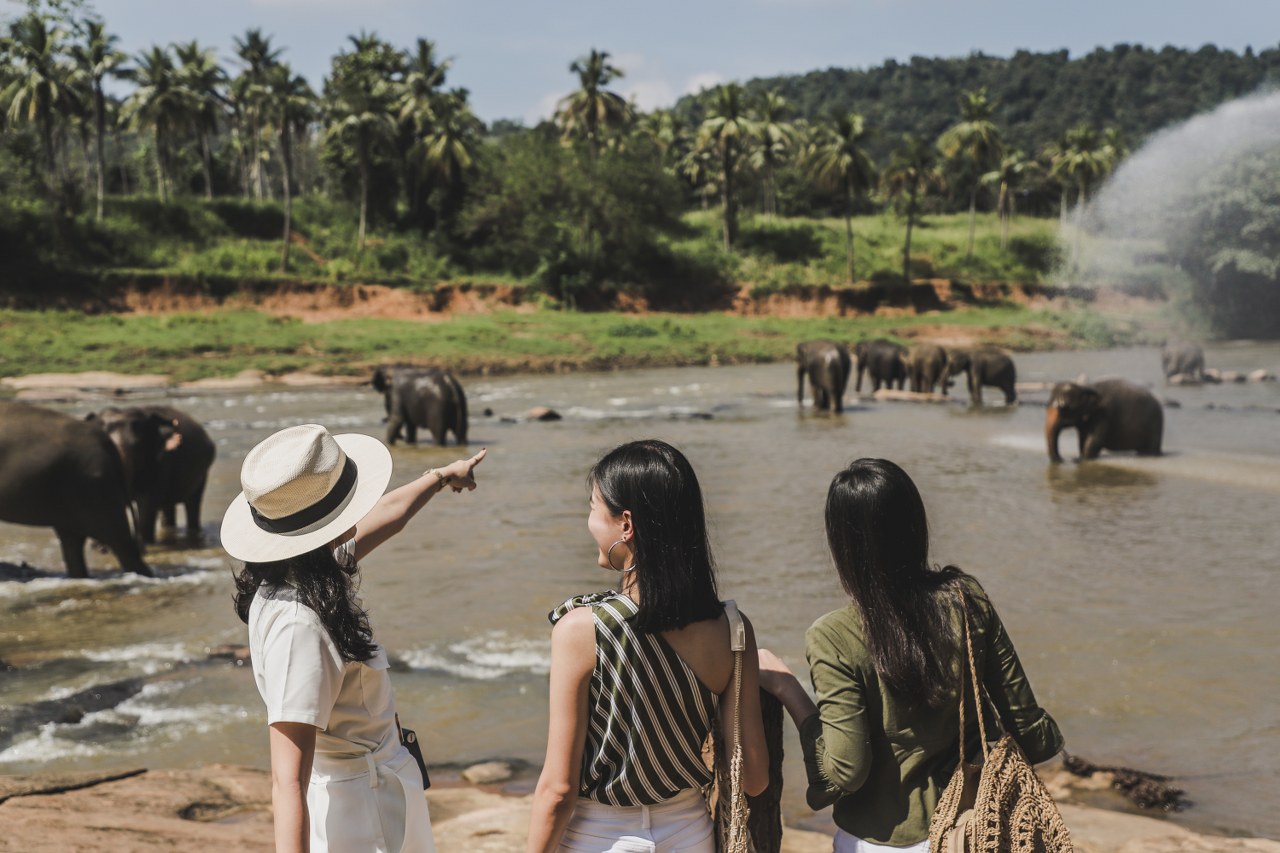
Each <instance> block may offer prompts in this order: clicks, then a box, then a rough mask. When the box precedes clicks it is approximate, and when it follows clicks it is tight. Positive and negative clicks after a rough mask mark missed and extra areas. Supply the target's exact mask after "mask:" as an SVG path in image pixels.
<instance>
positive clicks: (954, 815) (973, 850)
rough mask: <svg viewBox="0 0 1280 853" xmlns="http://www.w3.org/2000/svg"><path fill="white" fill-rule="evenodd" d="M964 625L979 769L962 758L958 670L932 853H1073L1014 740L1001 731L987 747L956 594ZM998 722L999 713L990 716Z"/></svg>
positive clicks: (966, 626)
mask: <svg viewBox="0 0 1280 853" xmlns="http://www.w3.org/2000/svg"><path fill="white" fill-rule="evenodd" d="M959 598H960V613H961V616H962V618H963V621H964V644H965V650H966V651H967V653H968V658H969V677H970V680H971V681H972V683H973V697H974V707H975V708H977V709H979V710H978V733H979V735H980V737H981V739H982V764H981V765H976V764H970V763H969V762H968V761H967V760H966V759H965V754H964V705H965V701H964V700H965V695H964V682H965V678H964V666H961V667H960V764H959V765H958V766H957V767H956V771H955V773H954V774H952V776H951V782H950V783H948V785H947V787H946V789H945V790H944V791H943V792H942V797H941V798H940V799H939V800H938V807H937V808H936V809H935V810H934V813H933V818H932V819H931V820H930V821H929V850H930V851H931V853H1072V849H1073V848H1072V846H1071V836H1070V834H1068V832H1067V826H1066V824H1065V823H1063V821H1062V815H1061V814H1059V812H1058V807H1057V806H1055V805H1054V803H1053V798H1052V797H1050V796H1049V792H1048V791H1047V790H1046V789H1045V787H1044V783H1042V782H1041V781H1040V777H1038V776H1037V775H1036V773H1035V771H1034V770H1033V769H1032V768H1031V765H1030V763H1028V762H1027V758H1026V756H1025V755H1023V754H1022V749H1021V748H1020V747H1019V746H1018V744H1017V743H1016V742H1015V741H1014V739H1013V735H1011V734H1009V732H1008V731H1005V732H1004V734H1003V735H1002V736H1001V738H1000V739H999V740H998V741H996V742H995V744H994V745H990V744H988V743H987V730H986V727H985V726H984V724H983V721H982V717H983V714H982V710H981V709H982V707H983V693H982V691H981V689H980V683H979V681H978V668H977V666H976V665H975V664H974V662H973V640H972V638H971V637H970V635H969V610H968V608H967V607H966V605H965V600H964V593H963V592H961V593H959ZM993 716H994V717H995V719H996V720H997V721H998V720H999V718H1000V715H999V714H995V715H993Z"/></svg>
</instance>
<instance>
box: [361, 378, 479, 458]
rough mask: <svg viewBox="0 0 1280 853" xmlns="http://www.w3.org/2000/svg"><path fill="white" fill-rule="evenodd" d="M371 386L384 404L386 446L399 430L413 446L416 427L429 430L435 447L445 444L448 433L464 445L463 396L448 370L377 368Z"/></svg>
mask: <svg viewBox="0 0 1280 853" xmlns="http://www.w3.org/2000/svg"><path fill="white" fill-rule="evenodd" d="M372 384H373V387H374V388H375V389H377V390H379V391H381V392H382V396H383V401H384V403H385V405H386V410H387V444H395V443H396V439H398V438H399V437H400V431H401V430H402V429H403V430H404V439H405V441H407V442H408V443H410V444H416V443H417V441H418V428H419V427H422V428H424V429H427V430H429V431H430V432H431V436H432V438H434V439H435V442H436V444H438V445H441V446H444V445H445V444H446V443H447V441H448V434H449V433H450V432H452V433H453V437H454V439H455V440H456V441H457V442H458V444H466V443H467V395H466V394H465V393H463V390H462V385H461V383H459V382H458V380H457V379H456V378H455V377H454V375H453V374H452V373H450V372H449V371H448V370H445V369H443V368H438V367H393V368H381V367H379V368H378V369H377V370H375V371H374V372H373V382H372Z"/></svg>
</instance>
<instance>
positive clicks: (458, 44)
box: [7, 0, 1280, 123]
mask: <svg viewBox="0 0 1280 853" xmlns="http://www.w3.org/2000/svg"><path fill="white" fill-rule="evenodd" d="M91 2H92V5H93V7H94V8H95V9H96V10H97V11H98V13H99V14H100V15H101V16H102V17H103V18H104V19H105V20H106V22H107V25H108V28H109V29H110V30H111V31H113V32H115V33H117V34H118V35H119V36H120V37H121V47H122V48H123V49H125V50H126V51H128V52H131V53H136V52H138V51H140V50H142V49H144V48H146V47H149V46H150V45H152V44H168V43H171V42H175V41H189V40H191V39H197V40H199V41H200V42H201V43H202V44H206V45H208V46H211V47H213V48H215V49H216V50H217V51H218V54H219V56H220V57H222V59H223V61H224V63H225V64H227V65H228V66H231V65H232V64H233V60H234V53H233V48H232V37H233V36H235V35H238V34H242V33H243V32H244V31H245V30H246V29H249V28H252V27H259V28H261V29H262V30H264V31H265V32H267V33H269V34H271V35H273V36H274V41H275V43H276V44H278V45H280V46H283V47H284V48H285V53H284V57H283V58H284V59H285V60H287V61H289V62H290V63H292V65H293V67H294V69H295V70H296V71H298V72H300V73H302V74H303V75H305V76H306V77H307V79H308V80H310V81H311V83H312V85H313V86H315V87H316V88H317V89H319V86H320V81H321V80H322V79H323V77H324V75H325V73H326V72H327V70H328V67H329V59H330V57H332V56H333V54H334V53H336V52H337V51H338V50H339V49H341V48H343V47H344V46H346V44H347V37H348V36H349V35H352V34H355V33H358V32H360V31H361V30H367V31H370V32H374V33H377V34H378V35H379V36H381V37H382V38H384V39H386V40H388V41H390V42H392V43H393V44H397V45H400V46H403V47H409V46H411V45H412V44H413V43H414V40H415V39H417V38H418V37H425V38H428V39H431V40H432V41H434V42H435V43H436V45H437V50H438V52H439V54H441V55H443V56H446V57H451V58H452V59H453V67H452V69H451V70H450V73H449V78H448V85H449V86H450V87H456V86H462V87H465V88H467V89H468V90H469V91H470V93H471V103H472V107H473V109H474V110H475V112H476V114H477V115H479V116H480V117H481V118H482V119H484V120H486V121H493V120H494V119H499V118H507V119H518V120H523V121H524V122H525V123H534V122H536V121H538V120H539V119H541V118H545V117H547V116H549V115H550V114H551V112H552V111H553V110H554V108H555V103H556V101H557V100H558V99H559V98H561V97H563V96H564V95H565V94H567V93H568V92H569V91H571V90H572V89H573V88H574V86H575V82H576V78H575V77H574V76H572V75H571V74H570V73H569V64H570V63H571V62H572V61H573V60H574V59H575V58H577V57H579V56H582V55H584V54H586V53H587V52H588V51H589V50H591V49H592V48H597V49H599V50H605V51H608V52H609V53H610V54H611V56H612V60H613V63H614V64H615V65H617V66H618V67H620V68H621V69H622V70H623V71H624V72H625V77H624V78H623V79H621V80H618V81H616V83H615V84H614V88H615V89H616V90H617V91H619V92H622V93H623V94H624V95H627V96H628V97H634V99H635V100H636V102H637V103H638V104H639V105H640V106H641V107H642V108H644V109H646V110H649V109H653V108H656V107H665V106H670V105H671V104H673V103H674V102H675V101H676V99H677V98H679V97H680V96H681V95H683V94H686V93H689V92H696V91H699V90H700V89H702V88H704V87H707V86H712V85H715V84H717V83H720V82H724V81H728V80H748V79H750V78H753V77H769V76H773V75H777V74H791V73H803V72H806V71H812V70H815V69H825V68H830V67H838V68H867V67H871V66H875V65H879V64H880V63H882V62H884V61H885V60H886V59H890V58H892V59H897V60H899V61H905V60H908V59H910V58H911V57H912V56H930V57H932V56H964V55H967V54H969V53H970V52H972V51H982V52H984V53H987V54H991V55H995V56H1008V55H1011V54H1012V53H1013V52H1014V51H1016V50H1018V49H1027V50H1032V51H1050V50H1060V49H1063V48H1065V49H1067V50H1069V51H1070V52H1071V55H1072V56H1077V55H1080V54H1083V53H1088V52H1089V51H1091V50H1093V49H1094V48H1095V47H1098V46H1104V47H1109V46H1111V45H1114V44H1118V43H1121V42H1127V43H1130V44H1144V45H1147V46H1153V47H1162V46H1164V45H1166V44H1172V45H1175V46H1179V47H1188V48H1198V47H1200V46H1202V45H1204V44H1214V45H1217V46H1218V47H1220V48H1229V49H1232V50H1235V51H1242V50H1244V48H1245V47H1246V46H1252V47H1253V48H1254V49H1255V50H1262V49H1265V48H1267V47H1274V46H1276V45H1277V44H1280V0H636V1H633V2H618V0H212V2H193V0H91ZM7 5H8V7H9V9H8V10H9V11H13V10H15V9H16V8H17V4H16V3H15V2H13V0H9V2H8V4H7Z"/></svg>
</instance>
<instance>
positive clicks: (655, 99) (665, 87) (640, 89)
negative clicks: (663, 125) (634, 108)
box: [622, 80, 676, 112]
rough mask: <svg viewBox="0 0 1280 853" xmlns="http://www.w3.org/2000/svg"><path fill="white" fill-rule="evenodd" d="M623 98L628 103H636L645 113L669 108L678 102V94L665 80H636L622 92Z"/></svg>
mask: <svg viewBox="0 0 1280 853" xmlns="http://www.w3.org/2000/svg"><path fill="white" fill-rule="evenodd" d="M622 96H623V97H625V98H626V99H627V100H628V101H635V102H636V104H637V105H638V106H639V107H640V109H642V110H644V111H645V112H648V111H650V110H655V109H659V108H663V107H669V106H671V105H672V104H674V103H675V102H676V92H675V90H674V89H672V88H671V85H670V84H669V83H667V81H665V80H636V81H635V82H633V83H632V84H631V85H629V86H627V87H626V88H625V89H623V90H622Z"/></svg>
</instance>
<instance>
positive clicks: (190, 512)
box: [182, 477, 208, 542]
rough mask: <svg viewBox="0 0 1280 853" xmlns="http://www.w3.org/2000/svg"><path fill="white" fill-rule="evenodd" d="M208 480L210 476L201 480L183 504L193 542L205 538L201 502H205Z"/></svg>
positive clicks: (188, 534)
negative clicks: (201, 521) (205, 489)
mask: <svg viewBox="0 0 1280 853" xmlns="http://www.w3.org/2000/svg"><path fill="white" fill-rule="evenodd" d="M207 482H208V477H206V478H205V479H203V480H201V481H200V485H199V486H197V487H196V489H195V490H194V491H193V492H192V493H191V496H190V497H188V498H187V499H186V501H184V502H183V504H182V509H183V512H185V513H186V516H187V539H188V540H189V541H191V542H199V541H200V540H201V539H203V538H204V529H203V528H202V527H201V526H200V504H201V503H203V502H204V487H205V484H206V483H207Z"/></svg>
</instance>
